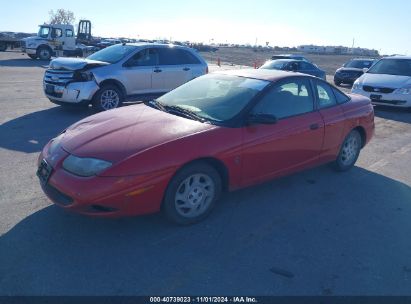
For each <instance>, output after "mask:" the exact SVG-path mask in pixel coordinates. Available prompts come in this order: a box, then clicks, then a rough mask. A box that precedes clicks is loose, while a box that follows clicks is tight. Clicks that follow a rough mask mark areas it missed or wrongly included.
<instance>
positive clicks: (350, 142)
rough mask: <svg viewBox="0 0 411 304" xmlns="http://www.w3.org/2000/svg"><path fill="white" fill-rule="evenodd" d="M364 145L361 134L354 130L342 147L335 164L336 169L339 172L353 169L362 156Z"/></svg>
mask: <svg viewBox="0 0 411 304" xmlns="http://www.w3.org/2000/svg"><path fill="white" fill-rule="evenodd" d="M362 144H363V143H362V139H361V135H360V133H359V132H358V131H357V130H352V131H351V132H350V133H349V134H348V135H347V137H346V138H345V139H344V142H343V144H342V145H341V148H340V152H339V153H338V157H337V159H336V161H335V162H334V168H335V169H336V170H337V171H347V170H349V169H351V168H352V167H353V166H354V164H355V162H356V161H357V159H358V156H359V155H360V151H361V148H362Z"/></svg>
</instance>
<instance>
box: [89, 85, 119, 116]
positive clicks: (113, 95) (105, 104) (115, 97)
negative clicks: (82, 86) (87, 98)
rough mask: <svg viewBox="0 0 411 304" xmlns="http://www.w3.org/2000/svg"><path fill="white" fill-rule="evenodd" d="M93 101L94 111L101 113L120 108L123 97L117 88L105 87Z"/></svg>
mask: <svg viewBox="0 0 411 304" xmlns="http://www.w3.org/2000/svg"><path fill="white" fill-rule="evenodd" d="M93 99H94V100H93V107H94V109H95V110H96V111H98V112H102V111H108V110H111V109H115V108H118V107H120V106H121V105H122V104H123V101H124V96H123V93H122V92H121V90H120V89H119V88H118V87H117V86H115V85H106V86H103V87H102V88H101V89H100V90H99V91H98V92H97V93H96V95H95V96H94V98H93Z"/></svg>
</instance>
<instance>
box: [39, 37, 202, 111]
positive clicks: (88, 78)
mask: <svg viewBox="0 0 411 304" xmlns="http://www.w3.org/2000/svg"><path fill="white" fill-rule="evenodd" d="M206 73H208V66H207V63H206V62H205V61H204V59H203V58H201V56H200V55H199V54H198V53H197V52H195V50H193V49H191V48H188V47H182V46H175V45H171V44H153V43H130V44H117V45H113V46H110V47H108V48H105V49H103V50H101V51H98V52H96V53H94V54H92V55H91V56H89V57H87V58H86V59H81V58H57V59H54V60H52V61H51V62H50V67H49V68H48V69H47V70H46V72H45V74H44V80H43V88H44V92H45V94H46V96H47V97H48V98H49V99H50V101H51V102H53V103H56V104H60V105H67V104H72V105H89V104H92V105H93V107H95V108H96V110H98V111H105V110H110V109H114V108H117V107H119V106H121V104H122V103H123V102H124V101H127V100H150V99H153V98H156V97H158V96H161V95H163V94H164V93H167V92H169V91H171V90H173V89H174V88H176V87H178V86H180V85H182V84H184V83H186V82H187V81H190V80H192V79H194V78H196V77H199V76H201V75H204V74H206Z"/></svg>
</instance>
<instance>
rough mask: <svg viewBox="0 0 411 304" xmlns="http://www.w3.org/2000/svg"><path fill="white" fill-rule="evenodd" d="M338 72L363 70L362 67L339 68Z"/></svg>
mask: <svg viewBox="0 0 411 304" xmlns="http://www.w3.org/2000/svg"><path fill="white" fill-rule="evenodd" d="M337 71H338V72H361V73H362V72H363V70H362V69H357V68H339V69H338V70H337Z"/></svg>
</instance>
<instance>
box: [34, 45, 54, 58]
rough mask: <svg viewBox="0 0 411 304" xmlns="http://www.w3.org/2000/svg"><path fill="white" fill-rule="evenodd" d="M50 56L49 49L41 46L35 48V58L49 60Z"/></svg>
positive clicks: (50, 51)
mask: <svg viewBox="0 0 411 304" xmlns="http://www.w3.org/2000/svg"><path fill="white" fill-rule="evenodd" d="M51 55H52V50H51V48H50V47H48V46H45V45H42V46H40V47H38V48H37V52H36V56H37V57H38V58H40V59H41V60H50V58H51Z"/></svg>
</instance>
